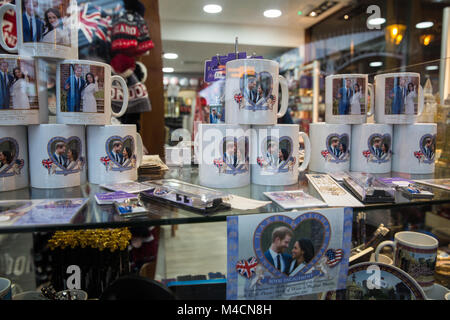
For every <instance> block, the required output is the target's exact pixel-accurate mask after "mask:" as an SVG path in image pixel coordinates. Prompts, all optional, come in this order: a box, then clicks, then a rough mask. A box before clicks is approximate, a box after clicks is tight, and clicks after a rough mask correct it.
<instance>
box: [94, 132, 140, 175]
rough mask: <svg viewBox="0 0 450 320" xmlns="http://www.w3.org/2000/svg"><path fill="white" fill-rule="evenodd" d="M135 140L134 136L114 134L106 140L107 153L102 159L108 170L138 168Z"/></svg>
mask: <svg viewBox="0 0 450 320" xmlns="http://www.w3.org/2000/svg"><path fill="white" fill-rule="evenodd" d="M134 146H135V142H134V138H133V137H132V136H125V137H124V138H122V137H120V136H112V137H109V138H108V140H106V153H107V155H106V156H105V157H102V158H101V159H100V161H101V162H102V163H103V164H104V165H105V168H106V171H120V172H122V171H126V170H131V169H133V168H136V155H135V148H134Z"/></svg>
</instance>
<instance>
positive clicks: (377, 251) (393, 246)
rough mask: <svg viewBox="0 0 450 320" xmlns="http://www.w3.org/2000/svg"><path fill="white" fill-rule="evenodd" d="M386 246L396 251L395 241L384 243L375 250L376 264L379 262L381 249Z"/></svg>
mask: <svg viewBox="0 0 450 320" xmlns="http://www.w3.org/2000/svg"><path fill="white" fill-rule="evenodd" d="M386 246H390V247H392V248H393V249H395V243H394V241H391V240H387V241H383V242H382V243H380V244H379V245H378V247H377V249H376V250H375V262H378V256H379V254H380V251H381V249H383V248H384V247H386Z"/></svg>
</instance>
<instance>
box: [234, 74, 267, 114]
mask: <svg viewBox="0 0 450 320" xmlns="http://www.w3.org/2000/svg"><path fill="white" fill-rule="evenodd" d="M239 86H240V91H241V92H240V94H238V96H239V97H238V98H235V100H236V102H238V103H239V108H240V109H246V110H252V111H257V110H273V108H274V105H275V102H276V98H275V96H274V94H273V79H272V75H271V74H270V73H269V72H265V71H263V72H259V73H255V72H252V73H244V74H243V75H242V76H241V78H240V84H239Z"/></svg>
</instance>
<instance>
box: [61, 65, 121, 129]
mask: <svg viewBox="0 0 450 320" xmlns="http://www.w3.org/2000/svg"><path fill="white" fill-rule="evenodd" d="M113 81H118V82H119V84H120V85H121V87H122V90H123V93H124V96H123V102H122V107H121V109H120V111H119V112H118V113H115V112H114V111H113V110H112V109H111V84H112V82H113ZM56 84H57V85H56V122H57V123H65V124H86V125H107V124H111V116H113V117H116V118H119V117H121V116H123V115H124V114H125V112H126V110H127V106H128V87H127V84H126V82H125V80H124V79H123V78H122V77H121V76H117V75H113V76H112V75H111V66H109V65H107V64H105V63H101V62H95V61H88V60H63V61H60V62H58V65H57V70H56Z"/></svg>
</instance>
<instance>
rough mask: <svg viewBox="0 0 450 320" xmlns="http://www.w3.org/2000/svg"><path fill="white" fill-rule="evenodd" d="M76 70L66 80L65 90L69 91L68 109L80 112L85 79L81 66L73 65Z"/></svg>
mask: <svg viewBox="0 0 450 320" xmlns="http://www.w3.org/2000/svg"><path fill="white" fill-rule="evenodd" d="M73 69H74V72H73V74H72V75H70V76H69V77H68V78H67V80H66V81H65V82H64V90H66V91H67V105H66V107H67V111H69V112H80V110H81V92H82V91H83V88H84V85H85V80H84V79H83V78H82V77H81V75H82V69H81V66H73Z"/></svg>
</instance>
